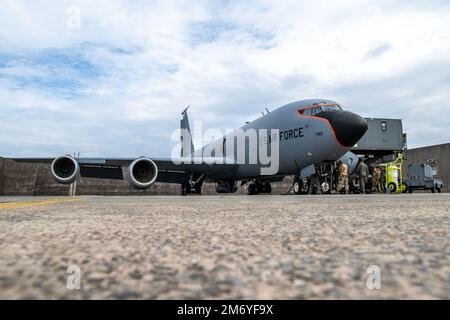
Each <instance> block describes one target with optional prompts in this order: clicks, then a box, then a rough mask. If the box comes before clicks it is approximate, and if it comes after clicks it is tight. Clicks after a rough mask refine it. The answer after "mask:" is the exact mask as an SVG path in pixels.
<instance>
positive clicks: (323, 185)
mask: <svg viewBox="0 0 450 320" xmlns="http://www.w3.org/2000/svg"><path fill="white" fill-rule="evenodd" d="M320 189H321V190H322V193H329V192H330V191H331V190H330V184H329V183H328V182H322V183H321V185H320Z"/></svg>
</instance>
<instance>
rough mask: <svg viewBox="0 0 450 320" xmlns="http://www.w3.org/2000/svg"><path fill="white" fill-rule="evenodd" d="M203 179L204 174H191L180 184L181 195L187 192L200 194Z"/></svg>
mask: <svg viewBox="0 0 450 320" xmlns="http://www.w3.org/2000/svg"><path fill="white" fill-rule="evenodd" d="M204 179H205V174H202V175H200V176H194V174H191V175H190V177H189V179H186V182H184V183H182V184H181V195H182V196H186V195H188V194H195V195H201V194H202V185H203V180H204Z"/></svg>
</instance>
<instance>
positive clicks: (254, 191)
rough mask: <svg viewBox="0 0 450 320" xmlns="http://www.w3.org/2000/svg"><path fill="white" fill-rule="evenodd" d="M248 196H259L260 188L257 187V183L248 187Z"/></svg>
mask: <svg viewBox="0 0 450 320" xmlns="http://www.w3.org/2000/svg"><path fill="white" fill-rule="evenodd" d="M247 194H248V195H251V196H253V195H256V194H258V186H257V185H256V183H250V184H249V185H248V187H247Z"/></svg>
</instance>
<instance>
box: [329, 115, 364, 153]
mask: <svg viewBox="0 0 450 320" xmlns="http://www.w3.org/2000/svg"><path fill="white" fill-rule="evenodd" d="M330 123H331V125H332V126H333V129H334V132H335V133H336V138H337V139H338V140H339V142H340V143H341V144H342V145H343V146H346V147H353V146H354V145H355V144H356V143H357V142H358V141H359V140H360V139H361V138H362V137H363V135H364V134H365V133H366V131H367V128H368V124H367V120H366V119H364V118H363V117H361V116H359V115H357V114H355V113H353V112H350V111H345V110H342V111H338V112H335V113H334V115H333V117H332V119H331V120H330Z"/></svg>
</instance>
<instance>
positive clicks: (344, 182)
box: [337, 159, 384, 194]
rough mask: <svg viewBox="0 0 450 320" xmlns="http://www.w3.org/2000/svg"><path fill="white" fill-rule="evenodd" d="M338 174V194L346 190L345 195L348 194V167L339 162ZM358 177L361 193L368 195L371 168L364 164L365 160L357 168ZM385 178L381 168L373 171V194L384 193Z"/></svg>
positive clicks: (360, 161) (375, 168)
mask: <svg viewBox="0 0 450 320" xmlns="http://www.w3.org/2000/svg"><path fill="white" fill-rule="evenodd" d="M338 173H339V182H338V187H337V192H339V193H341V192H342V190H343V189H344V191H345V193H346V194H348V189H349V186H348V165H347V164H345V163H342V162H341V161H339V163H338ZM355 173H356V176H357V177H358V183H359V193H361V194H365V193H366V184H367V181H368V180H369V176H370V171H369V166H368V165H367V164H366V163H365V162H364V160H362V159H360V160H359V162H358V165H357V166H356V172H355ZM383 176H384V171H383V169H381V168H380V167H378V166H376V167H374V168H373V170H372V192H380V193H381V192H384V188H383V185H384V184H383V183H382V180H383Z"/></svg>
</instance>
